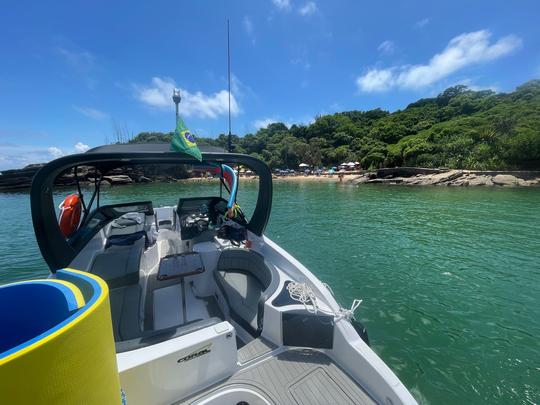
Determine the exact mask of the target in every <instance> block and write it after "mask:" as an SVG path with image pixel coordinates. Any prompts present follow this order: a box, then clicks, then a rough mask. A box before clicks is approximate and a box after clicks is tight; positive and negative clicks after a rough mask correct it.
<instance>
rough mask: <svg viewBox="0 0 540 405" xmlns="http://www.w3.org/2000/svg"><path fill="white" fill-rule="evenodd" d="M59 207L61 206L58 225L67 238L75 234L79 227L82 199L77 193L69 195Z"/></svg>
mask: <svg viewBox="0 0 540 405" xmlns="http://www.w3.org/2000/svg"><path fill="white" fill-rule="evenodd" d="M58 208H60V216H59V217H58V225H59V226H60V231H61V232H62V235H64V236H65V237H66V238H67V237H69V236H71V235H73V233H74V232H75V231H76V230H77V228H78V227H79V222H80V220H81V211H82V203H81V199H80V198H79V196H78V195H77V194H71V195H68V196H67V197H66V198H65V199H64V201H62V204H60V206H59V207H58Z"/></svg>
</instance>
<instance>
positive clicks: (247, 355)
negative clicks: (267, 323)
mask: <svg viewBox="0 0 540 405" xmlns="http://www.w3.org/2000/svg"><path fill="white" fill-rule="evenodd" d="M276 347H277V346H276V345H274V344H272V343H270V342H269V341H267V340H265V339H263V338H257V339H254V340H252V341H251V342H249V343H248V344H246V345H245V346H243V347H242V348H241V349H240V350H238V361H239V362H240V364H245V363H247V362H249V361H251V360H253V359H256V358H257V357H260V356H262V355H263V354H266V353H269V352H271V351H272V350H274V349H275V348H276Z"/></svg>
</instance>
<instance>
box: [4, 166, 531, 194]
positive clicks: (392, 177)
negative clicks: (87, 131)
mask: <svg viewBox="0 0 540 405" xmlns="http://www.w3.org/2000/svg"><path fill="white" fill-rule="evenodd" d="M42 166H43V165H42V164H36V165H29V166H26V167H24V168H23V169H16V170H5V171H3V172H0V191H17V190H25V189H29V188H30V186H31V184H32V178H33V177H34V175H35V174H36V172H37V171H38V170H39V169H40V168H41V167H42ZM77 177H78V179H79V182H80V184H81V186H85V185H90V184H92V183H93V182H94V177H95V173H94V170H93V169H92V168H89V167H79V168H78V171H77ZM242 178H243V179H244V180H249V178H248V177H242ZM202 180H206V179H203V178H201V177H200V173H199V176H198V177H193V176H192V175H191V173H189V172H187V171H186V170H185V169H184V168H181V167H179V166H174V165H171V166H170V167H159V166H155V167H154V166H144V167H139V166H133V167H125V168H118V169H114V170H111V171H110V172H109V173H107V175H106V176H104V177H103V180H102V183H101V184H102V185H103V186H117V185H123V184H133V183H176V182H181V181H202ZM275 180H276V181H298V182H303V181H306V182H309V181H311V182H317V181H322V182H324V181H329V182H340V179H339V176H338V174H337V173H336V174H334V175H333V176H328V175H321V176H314V175H311V176H304V175H300V176H286V177H283V178H282V177H278V178H276V179H275ZM342 182H343V183H344V184H352V185H361V184H399V185H410V186H460V187H476V186H500V187H531V186H538V187H540V171H475V170H453V169H428V168H418V167H396V168H384V169H379V170H377V171H373V172H366V173H362V174H356V175H355V174H353V173H346V174H345V175H344V176H343V178H342ZM56 185H57V186H75V185H76V177H75V174H74V173H73V171H70V172H68V173H64V174H63V175H61V176H60V177H58V179H57V181H56Z"/></svg>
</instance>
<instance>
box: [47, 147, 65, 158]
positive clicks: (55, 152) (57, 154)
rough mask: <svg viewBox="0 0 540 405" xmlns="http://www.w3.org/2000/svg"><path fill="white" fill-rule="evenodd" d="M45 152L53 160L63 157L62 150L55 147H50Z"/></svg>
mask: <svg viewBox="0 0 540 405" xmlns="http://www.w3.org/2000/svg"><path fill="white" fill-rule="evenodd" d="M47 152H49V153H50V154H51V156H52V157H53V158H54V159H56V158H59V157H61V156H64V152H62V149H60V148H57V147H56V146H51V147H49V148H47Z"/></svg>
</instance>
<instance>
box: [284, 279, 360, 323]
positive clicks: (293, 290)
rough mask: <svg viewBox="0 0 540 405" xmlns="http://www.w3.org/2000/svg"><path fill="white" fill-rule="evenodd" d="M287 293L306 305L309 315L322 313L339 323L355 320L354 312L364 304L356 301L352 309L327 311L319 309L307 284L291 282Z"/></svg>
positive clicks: (314, 296) (315, 297) (358, 300)
mask: <svg viewBox="0 0 540 405" xmlns="http://www.w3.org/2000/svg"><path fill="white" fill-rule="evenodd" d="M287 291H289V295H290V297H291V298H292V299H293V300H295V301H298V302H301V303H302V304H304V308H305V309H306V311H308V312H309V313H312V314H316V313H317V312H322V313H323V314H326V315H331V316H333V317H334V318H335V320H336V321H339V320H340V319H347V320H349V321H350V320H351V319H354V312H355V311H356V309H357V308H358V307H359V306H360V304H361V303H362V300H360V299H355V300H354V301H353V303H352V305H351V308H350V309H346V308H342V307H340V308H339V310H338V311H335V312H334V311H327V310H324V309H322V308H320V307H319V305H318V304H317V296H316V295H315V293H314V292H313V290H312V289H311V287H310V286H309V285H307V284H306V283H298V282H296V281H291V282H290V283H289V284H288V285H287Z"/></svg>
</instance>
